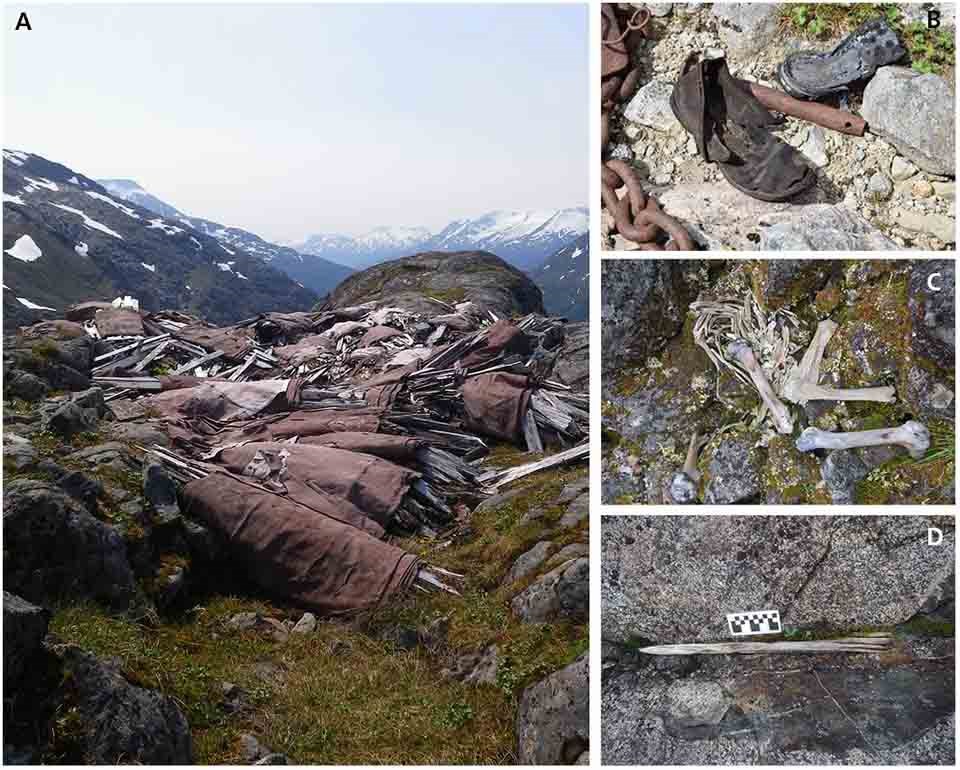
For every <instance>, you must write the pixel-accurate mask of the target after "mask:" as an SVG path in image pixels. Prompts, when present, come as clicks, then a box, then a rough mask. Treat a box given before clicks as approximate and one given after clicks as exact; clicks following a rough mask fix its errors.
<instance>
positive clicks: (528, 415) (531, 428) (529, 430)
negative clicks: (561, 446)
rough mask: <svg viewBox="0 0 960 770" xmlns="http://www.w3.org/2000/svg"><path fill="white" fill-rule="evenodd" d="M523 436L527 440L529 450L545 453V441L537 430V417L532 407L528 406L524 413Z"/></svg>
mask: <svg viewBox="0 0 960 770" xmlns="http://www.w3.org/2000/svg"><path fill="white" fill-rule="evenodd" d="M523 438H524V440H525V441H526V442H527V451H528V452H535V453H536V454H543V441H541V439H540V431H539V430H537V419H536V417H535V415H534V413H533V409H531V408H528V409H527V410H526V411H525V412H524V413H523Z"/></svg>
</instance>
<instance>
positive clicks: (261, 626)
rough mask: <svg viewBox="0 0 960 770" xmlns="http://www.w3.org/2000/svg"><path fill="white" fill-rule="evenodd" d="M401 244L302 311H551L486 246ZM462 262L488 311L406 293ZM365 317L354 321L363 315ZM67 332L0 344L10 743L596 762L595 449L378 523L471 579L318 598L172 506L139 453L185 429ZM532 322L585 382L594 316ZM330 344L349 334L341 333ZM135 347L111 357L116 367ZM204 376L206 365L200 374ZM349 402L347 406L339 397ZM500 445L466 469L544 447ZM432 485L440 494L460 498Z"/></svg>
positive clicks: (557, 361) (426, 760) (155, 760)
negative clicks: (343, 601) (268, 574)
mask: <svg viewBox="0 0 960 770" xmlns="http://www.w3.org/2000/svg"><path fill="white" fill-rule="evenodd" d="M464 262H469V263H471V264H473V265H483V266H484V267H483V269H482V270H480V271H478V272H477V273H474V274H473V275H478V276H484V275H485V278H478V280H477V281H476V282H475V283H467V284H465V283H464V281H463V279H464V277H465V276H464V275H462V273H463V272H464V269H463V263H464ZM401 263H402V264H400V269H401V272H402V273H403V274H404V278H403V279H400V278H397V277H395V276H393V277H391V276H386V277H385V276H384V271H383V269H382V268H375V269H373V270H371V271H368V273H361V274H358V275H357V276H355V277H352V278H351V279H349V280H348V281H347V282H346V283H345V285H344V286H342V287H340V288H339V289H338V290H337V291H335V292H333V294H332V296H331V298H330V300H329V302H328V304H327V305H326V308H327V309H326V310H325V311H323V312H322V313H316V314H314V315H313V316H311V317H314V316H315V317H316V318H318V319H319V318H326V317H329V320H330V321H332V320H334V319H335V318H337V313H338V312H342V313H344V314H347V315H353V316H354V317H357V316H356V310H357V309H356V307H355V306H353V305H354V302H356V301H357V300H364V301H366V300H373V303H372V304H370V305H369V306H367V308H366V309H365V310H364V312H365V313H370V312H378V313H379V314H378V315H377V318H379V319H381V325H380V326H378V327H377V329H378V331H379V333H380V334H383V332H384V329H385V328H386V327H385V326H384V325H383V324H386V325H389V324H390V323H394V324H400V323H402V324H405V326H404V328H406V329H408V330H410V331H412V330H413V328H414V326H418V328H419V329H420V330H419V331H417V332H416V333H417V334H419V333H420V332H421V331H422V332H424V333H426V332H430V333H433V332H435V331H436V330H437V329H438V328H440V327H441V326H442V327H444V328H450V329H452V328H453V327H454V326H456V325H457V324H458V323H459V324H463V328H471V326H472V325H475V324H476V323H477V322H478V321H477V317H481V316H483V315H484V314H485V313H486V312H487V311H488V310H489V311H493V312H494V313H495V314H496V315H498V316H500V317H504V318H506V317H510V316H513V315H516V314H519V313H526V312H529V311H534V312H537V311H542V303H541V298H540V293H539V290H538V289H537V288H536V287H535V286H534V285H533V284H532V283H531V282H530V280H529V279H527V278H525V277H524V276H523V275H522V274H520V273H519V272H518V271H516V270H515V269H514V268H511V267H509V266H508V265H506V264H505V263H503V262H502V261H501V260H499V259H497V258H496V257H493V256H492V255H480V254H471V255H457V254H454V255H448V256H447V257H444V256H442V255H438V254H430V255H421V256H419V257H413V258H410V259H409V260H401ZM468 275H469V274H468ZM453 276H455V277H456V278H457V279H459V284H457V285H459V286H461V287H463V288H462V291H464V292H465V298H466V299H467V300H468V303H467V304H464V303H462V302H460V301H459V299H456V301H457V303H458V307H459V308H460V310H459V311H458V312H462V313H464V314H472V313H474V312H476V313H478V314H479V316H473V315H469V316H468V315H463V316H462V317H460V318H459V321H458V320H457V317H456V316H457V313H452V312H450V311H451V307H450V306H449V305H447V304H444V303H446V302H450V301H454V299H455V298H453V297H452V296H449V295H447V296H446V299H443V300H441V301H440V302H431V301H429V300H423V299H422V297H421V299H420V300H419V301H418V300H417V299H416V297H415V294H416V291H417V290H418V287H419V291H421V292H423V293H424V294H429V295H433V294H434V292H435V291H436V290H440V288H441V287H440V285H439V284H438V283H437V282H442V281H448V284H445V285H449V286H453V285H454V284H453V282H452V281H451V280H450V279H451V277H453ZM414 279H415V280H414ZM421 279H422V280H423V282H424V283H423V285H420V283H419V281H420V280H421ZM396 281H399V283H395V282H396ZM498 282H499V286H500V288H501V290H498V289H497V286H498ZM394 291H396V293H395V294H394V293H392V292H394ZM349 306H353V307H352V308H351V307H349ZM384 307H386V308H388V309H382V308H384ZM401 307H403V308H407V309H406V310H400V309H399V308H401ZM324 313H326V314H327V315H326V316H325V315H324ZM411 313H415V314H418V315H417V316H416V317H415V318H413V319H412V320H411V319H410V318H409V317H408V315H409V314H411ZM303 315H306V314H301V316H303ZM185 317H186V316H182V315H178V314H175V313H167V314H159V315H153V316H148V315H145V316H144V319H145V320H147V319H148V318H153V319H155V322H158V323H159V322H161V321H162V322H163V323H166V324H167V325H168V327H169V328H170V329H174V330H178V329H180V326H183V324H180V326H177V324H176V323H175V322H174V321H172V320H166V319H174V318H185ZM265 317H269V318H275V319H277V320H278V321H284V320H290V318H292V317H293V316H280V315H278V314H272V315H270V316H265ZM434 318H437V319H443V320H442V321H437V322H436V323H434V322H433V320H432V319H434ZM96 319H97V317H95V318H94V323H96V322H97V320H96ZM391 319H392V320H391ZM418 319H419V320H418ZM148 323H149V322H148ZM350 323H352V322H347V323H346V326H347V327H349V326H350ZM483 323H486V324H489V323H490V321H489V318H488V319H487V320H486V321H483ZM355 325H356V326H359V327H361V328H359V329H356V330H354V329H352V327H351V332H352V333H354V334H355V335H356V337H357V338H359V337H360V336H363V335H364V334H365V333H366V332H367V331H369V329H370V327H368V326H364V325H363V324H355ZM75 326H79V325H78V324H76V325H75ZM421 327H422V328H421ZM73 328H74V327H72V326H71V325H70V324H69V322H59V323H50V324H47V325H45V326H43V327H34V328H33V329H32V330H29V331H24V332H22V333H20V334H18V335H17V336H16V337H12V336H11V337H8V338H7V339H6V340H5V345H4V374H5V376H4V383H5V386H6V391H5V393H4V413H3V416H4V514H5V515H4V540H5V543H6V547H5V555H4V588H5V594H4V643H5V665H4V760H5V762H29V763H40V762H44V763H83V762H85V763H97V764H115V763H131V762H135V763H147V764H161V763H176V764H188V763H194V762H196V763H204V764H207V763H218V764H224V763H233V764H285V763H288V762H289V763H299V764H356V763H362V764H374V763H409V764H451V763H461V764H463V763H465V764H494V763H505V764H516V763H522V764H562V763H571V764H572V763H574V762H579V763H581V764H582V763H586V762H587V761H588V758H589V748H590V747H589V734H588V724H589V719H588V691H589V685H588V677H589V666H588V660H587V656H586V650H587V644H588V628H587V617H588V601H589V590H588V586H589V559H588V542H589V527H588V518H589V516H588V512H589V506H588V491H587V490H588V479H587V470H586V465H585V464H584V463H573V464H564V465H558V466H555V467H553V468H550V469H547V470H543V471H540V472H536V473H532V474H531V475H527V476H525V477H523V478H521V479H519V480H517V481H514V482H512V483H506V484H504V485H502V486H499V487H497V488H496V490H495V491H493V490H490V491H488V492H487V493H484V494H481V495H480V496H479V502H478V498H477V497H476V496H475V495H473V494H472V493H471V494H467V493H466V492H464V493H463V495H462V496H461V497H460V498H459V499H458V500H457V501H456V502H455V504H454V505H453V508H454V511H455V514H456V516H455V520H454V521H453V523H452V524H451V525H450V526H447V527H445V528H444V530H443V531H442V532H438V533H437V534H436V535H435V536H430V535H429V534H426V533H424V532H421V533H420V534H410V533H409V532H406V533H403V532H392V534H391V536H390V538H389V541H390V543H392V544H393V545H395V546H397V547H399V548H401V549H403V550H404V551H405V552H407V553H408V554H413V555H415V556H417V557H418V558H420V559H422V560H423V562H425V563H428V564H429V565H431V567H435V568H437V569H441V568H443V569H446V570H450V571H451V573H456V574H458V575H462V576H463V578H461V579H458V582H457V586H458V589H459V595H452V594H450V593H447V592H444V591H440V592H436V591H435V592H430V593H425V592H421V591H418V590H410V591H408V592H406V593H404V594H403V595H401V596H397V597H393V598H391V600H390V601H389V602H384V603H383V604H382V605H381V606H380V607H379V608H378V609H376V610H374V611H365V612H361V613H355V614H349V615H346V616H343V617H339V618H336V619H333V618H329V617H323V616H322V615H321V614H319V613H316V612H311V611H309V609H306V608H305V607H304V606H302V605H298V603H297V602H294V601H291V600H289V599H285V598H284V596H282V595H277V594H276V593H275V592H271V591H269V590H267V589H266V588H265V587H264V585H263V584H262V582H258V579H257V573H258V572H259V568H258V567H257V565H256V564H254V565H253V566H252V568H248V567H247V566H245V565H244V560H245V559H248V558H249V555H248V554H247V555H245V554H244V553H243V552H242V551H237V550H231V549H235V546H234V545H231V543H232V541H228V539H226V537H225V536H224V533H222V532H220V531H219V530H217V528H216V527H215V526H214V525H213V524H212V523H211V521H209V520H208V519H206V518H204V517H203V516H200V515H198V514H197V511H196V509H195V508H192V507H190V506H189V505H187V504H186V501H185V498H184V486H183V483H182V481H181V480H180V479H179V476H178V475H177V473H176V472H175V471H176V467H177V466H169V465H165V464H164V463H163V462H160V461H158V460H157V457H158V456H162V455H156V454H149V455H148V454H145V452H144V447H149V446H152V445H155V446H157V447H163V448H166V449H165V450H164V451H167V450H172V451H177V452H183V451H184V446H185V445H184V444H182V443H179V439H177V436H178V435H179V434H177V432H176V430H175V427H176V425H182V424H183V423H179V422H176V421H167V420H166V419H163V418H161V417H160V415H159V413H158V412H157V411H156V410H155V409H151V408H143V401H142V399H137V398H132V399H131V398H129V397H128V398H117V396H118V395H119V396H123V395H124V394H123V391H122V389H121V388H119V387H111V386H108V385H105V384H102V383H101V384H100V385H96V384H94V383H93V382H92V377H91V374H92V372H91V367H92V365H93V363H94V358H95V357H96V356H97V355H102V354H103V353H102V352H101V351H102V350H104V349H105V347H106V345H107V343H106V341H105V340H99V341H98V340H95V339H94V338H92V337H90V336H89V335H87V334H80V335H76V334H70V331H71V330H72V329H73ZM191 328H192V327H191ZM204 328H206V327H204ZM340 328H343V324H340ZM544 328H547V329H549V330H550V331H549V340H547V337H546V336H543V337H542V339H543V340H545V341H546V342H547V344H548V345H549V348H550V350H549V351H536V352H535V355H534V359H535V360H541V359H549V360H551V361H552V367H553V368H552V374H551V377H552V378H555V379H558V380H559V381H560V382H565V383H567V384H569V385H570V386H571V387H572V388H575V389H577V390H580V389H582V388H584V387H585V386H586V382H587V346H586V339H587V333H586V324H568V325H563V324H561V325H559V326H557V325H556V324H554V323H552V322H551V323H547V324H546V325H545V327H544ZM391 333H392V334H394V335H395V336H394V339H396V338H400V339H403V338H404V334H403V333H401V332H400V330H399V329H395V330H393V331H392V332H391ZM288 334H290V332H288ZM448 334H449V332H448ZM447 339H449V337H448V338H447ZM537 339H541V338H539V337H538V338H537ZM301 344H302V343H301ZM355 344H356V343H355V341H354V342H352V343H350V345H349V346H347V347H348V349H353V348H354V346H355ZM344 346H345V340H344V339H343V338H341V339H340V343H339V346H335V348H337V349H340V350H342V349H344ZM287 347H289V345H288V346H287ZM269 350H282V348H273V347H271V348H269V349H264V352H263V353H262V354H261V357H262V356H264V355H265V356H267V357H268V358H267V360H276V359H275V358H272V354H271V353H269ZM363 350H365V351H366V353H365V355H369V354H370V348H363ZM383 354H384V351H380V355H381V356H382V355H383ZM238 355H241V354H238ZM242 355H245V354H242ZM390 355H392V353H390ZM138 360H139V359H138ZM155 360H156V362H157V364H158V365H159V366H160V369H159V370H158V369H156V368H155V367H154V368H147V369H142V370H141V371H143V373H144V374H145V375H146V374H152V375H155V376H157V377H160V376H162V375H160V374H159V371H160V370H163V371H169V367H170V366H171V364H168V363H165V361H166V360H167V359H164V358H163V357H156V356H155ZM241 360H242V359H241ZM252 360H253V359H252V358H251V359H250V361H251V362H252ZM124 366H126V367H127V368H129V367H130V366H131V363H127V364H123V362H122V361H120V360H119V359H118V364H117V365H116V366H114V374H122V373H123V371H124ZM241 366H242V364H241ZM351 366H352V364H351ZM268 368H269V367H268ZM188 369H189V371H197V368H196V366H194V365H191V366H190V367H188ZM229 371H233V370H226V369H221V370H220V373H219V375H218V376H219V377H221V378H225V377H226V375H227V374H228V373H229ZM236 371H238V372H239V373H240V375H242V374H243V373H244V372H245V371H246V369H245V368H240V367H236ZM250 371H253V372H254V376H255V377H256V376H257V375H256V371H257V370H256V367H254V368H253V369H251V370H250ZM293 371H301V372H304V371H310V370H309V369H307V370H304V369H297V368H296V367H294V369H293ZM364 371H366V372H367V374H366V375H364V376H368V375H369V373H379V370H377V369H375V368H372V367H367V368H366V369H365V370H364ZM206 373H207V374H209V375H210V381H211V382H213V373H214V369H213V368H212V367H211V368H210V369H209V370H208V371H207V372H206ZM133 374H136V372H134V373H133ZM261 376H270V375H269V374H267V375H261ZM274 376H276V375H274ZM141 379H147V380H150V379H151V378H150V377H145V378H143V377H142V378H141ZM174 379H176V378H174ZM222 381H223V380H222V379H221V380H220V382H222ZM201 382H202V380H201ZM255 382H256V380H254V381H251V384H255ZM314 382H316V383H317V384H318V385H319V384H321V383H324V382H325V381H324V380H316V378H314ZM92 384H93V386H92V387H91V385H92ZM236 384H243V383H236ZM326 386H327V387H331V386H332V383H328V384H327V385H326ZM354 387H358V385H355V386H354ZM174 392H176V391H174ZM341 398H342V399H343V401H342V402H341V406H340V407H339V408H342V409H343V408H347V407H348V406H349V405H350V397H348V396H347V395H342V396H341ZM138 401H139V402H140V408H138V406H137V404H138ZM335 408H337V407H335ZM185 414H189V411H188V412H186V413H185ZM448 430H449V431H453V432H454V433H452V434H451V435H460V434H459V433H457V431H462V430H463V426H462V425H461V424H460V421H459V420H458V421H451V423H450V425H449V427H448ZM344 435H348V434H344ZM384 438H386V437H384ZM488 443H489V446H490V452H489V453H487V454H485V455H484V456H482V457H479V456H478V457H477V458H476V459H475V460H474V461H473V462H475V463H476V464H477V466H478V468H479V470H480V471H486V470H491V469H498V468H499V469H509V468H511V467H513V466H520V465H523V464H525V463H528V462H530V461H532V460H534V459H537V456H536V455H533V456H531V455H530V454H528V453H527V452H526V451H525V450H524V449H522V448H518V447H517V446H514V445H513V444H512V443H511V442H508V441H498V440H495V439H488ZM157 451H160V450H159V449H157V450H154V452H157ZM554 451H555V448H553V447H552V448H551V449H550V450H549V451H548V453H547V456H549V454H551V453H553V452H554ZM481 454H482V453H481ZM443 492H444V494H445V495H449V496H451V498H450V499H451V502H452V503H453V499H452V498H453V496H456V495H458V494H460V493H457V492H456V491H454V490H452V489H451V490H449V491H447V490H444V491H443Z"/></svg>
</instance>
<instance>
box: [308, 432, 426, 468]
mask: <svg viewBox="0 0 960 770" xmlns="http://www.w3.org/2000/svg"><path fill="white" fill-rule="evenodd" d="M298 443H300V444H309V445H311V446H327V447H332V448H334V449H345V450H347V451H348V452H362V453H363V454H368V455H376V456H377V457H382V458H383V459H384V460H391V461H392V462H398V463H407V462H410V461H412V460H414V459H415V458H416V455H417V450H418V449H420V448H421V447H423V446H425V445H426V442H425V441H421V440H420V439H417V438H412V437H410V436H389V435H385V434H383V433H359V432H357V431H345V432H343V433H327V434H325V435H323V436H308V437H306V438H302V439H300V441H299V442H298Z"/></svg>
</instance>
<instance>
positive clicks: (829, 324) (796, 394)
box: [782, 319, 895, 404]
mask: <svg viewBox="0 0 960 770" xmlns="http://www.w3.org/2000/svg"><path fill="white" fill-rule="evenodd" d="M836 330H837V325H836V324H835V323H834V322H833V321H831V320H829V319H826V320H824V321H821V322H820V323H819V324H817V331H816V334H814V335H813V339H812V340H811V341H810V347H808V348H807V352H806V353H804V354H803V360H801V361H800V363H799V364H798V365H797V366H796V367H794V369H793V371H791V372H790V375H789V376H788V377H787V379H786V382H784V384H783V388H782V395H783V397H784V398H785V399H786V400H787V401H790V402H792V403H794V404H805V403H807V401H880V402H883V403H890V402H892V401H894V400H895V395H894V394H895V390H894V389H893V388H892V387H890V386H886V385H885V386H881V387H875V388H847V389H841V388H830V387H826V386H823V385H818V384H817V381H818V380H819V379H820V363H821V361H822V360H823V351H824V349H825V348H826V347H827V343H828V342H829V341H830V338H831V337H832V336H833V333H834V332H835V331H836Z"/></svg>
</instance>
